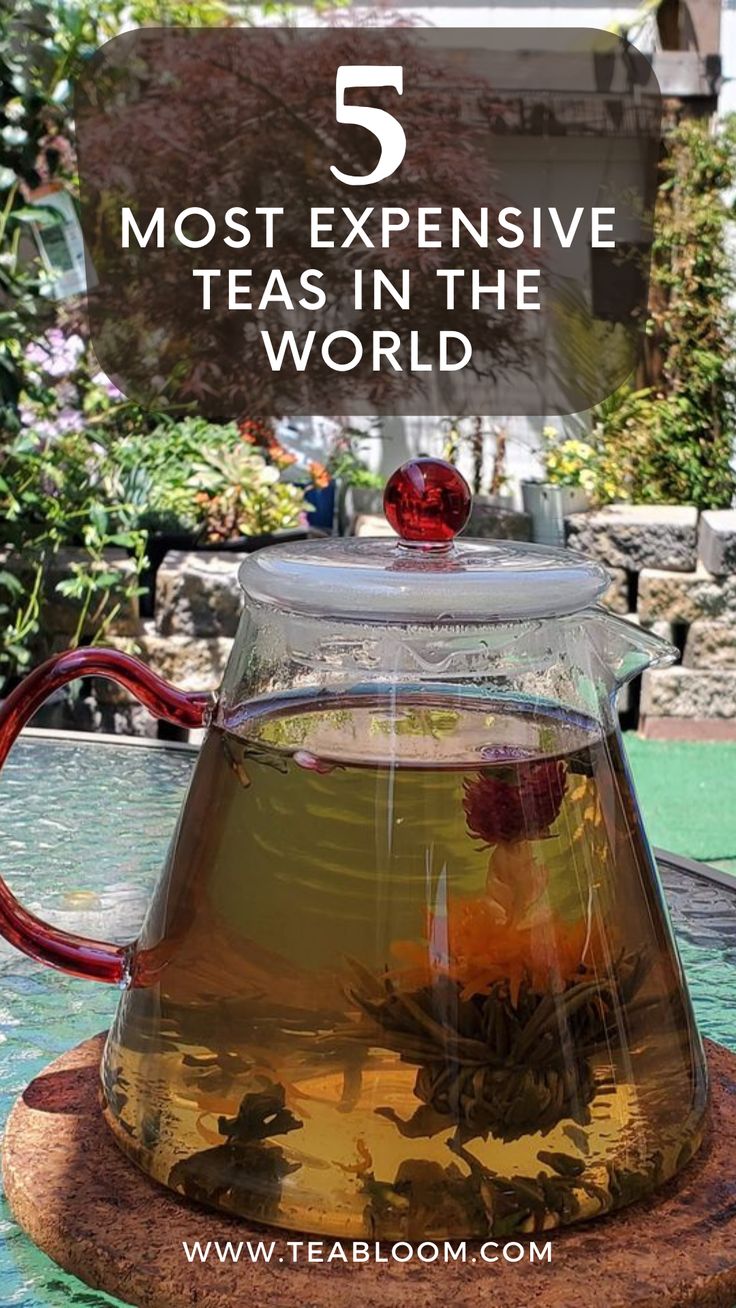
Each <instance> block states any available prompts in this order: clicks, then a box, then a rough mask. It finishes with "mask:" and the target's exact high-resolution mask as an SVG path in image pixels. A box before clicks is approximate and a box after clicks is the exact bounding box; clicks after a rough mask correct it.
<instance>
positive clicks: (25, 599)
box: [0, 431, 146, 675]
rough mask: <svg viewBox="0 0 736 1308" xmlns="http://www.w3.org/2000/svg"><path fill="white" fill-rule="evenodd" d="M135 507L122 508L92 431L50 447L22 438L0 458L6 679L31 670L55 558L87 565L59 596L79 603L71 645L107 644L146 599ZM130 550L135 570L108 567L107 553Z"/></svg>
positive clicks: (0, 599)
mask: <svg viewBox="0 0 736 1308" xmlns="http://www.w3.org/2000/svg"><path fill="white" fill-rule="evenodd" d="M131 519H132V513H131V508H130V506H129V505H126V504H125V503H122V502H118V501H116V500H115V497H114V494H113V493H112V487H111V486H110V483H109V479H108V477H107V475H106V472H105V469H104V466H103V465H102V464H101V461H100V452H99V450H98V448H97V447H96V446H95V444H94V442H93V441H92V440H91V439H90V437H89V436H88V435H87V434H85V433H75V434H72V435H67V436H61V437H56V438H55V439H54V440H52V441H44V440H41V439H39V438H38V436H36V435H34V434H33V433H31V432H26V431H23V432H21V433H19V434H18V435H17V436H15V437H14V438H13V439H12V440H11V441H10V442H9V444H8V446H7V447H6V449H5V450H4V451H3V452H2V455H1V456H0V521H1V522H2V530H1V536H0V546H2V549H3V552H4V556H5V558H4V563H3V566H2V570H0V620H2V622H3V628H4V629H3V635H2V640H1V641H0V671H2V672H3V674H5V675H10V674H13V673H14V672H16V671H17V670H19V669H21V668H23V667H24V666H26V665H27V664H28V663H29V662H30V660H31V658H32V656H33V654H34V653H35V652H36V649H37V644H38V640H39V637H40V634H41V633H42V631H43V630H44V626H45V622H44V607H45V605H46V604H48V602H49V599H50V598H52V597H49V594H48V587H47V586H46V585H45V579H46V576H47V573H48V570H49V568H50V566H51V564H52V563H53V560H54V557H55V555H57V554H58V552H59V550H60V549H62V548H64V547H66V546H81V547H82V549H83V551H84V553H83V555H82V558H81V559H80V560H78V561H77V562H74V563H73V564H72V566H71V569H70V576H69V577H68V578H65V579H64V580H62V581H61V582H59V583H57V585H56V587H55V593H57V594H59V595H61V596H62V597H64V598H66V599H68V600H70V601H73V602H74V611H75V615H76V625H75V629H74V631H73V633H72V634H71V637H70V639H69V646H70V648H75V647H76V646H77V645H78V644H79V643H80V641H81V639H82V637H83V636H85V638H86V639H91V641H92V643H93V644H94V643H99V642H100V641H101V640H103V639H104V637H105V635H106V633H107V632H108V630H109V628H110V626H111V624H112V623H113V622H114V620H115V618H116V617H117V615H118V613H119V612H120V609H121V607H122V605H123V604H124V603H125V602H126V601H128V600H130V599H131V598H132V597H134V596H135V595H137V594H139V593H140V585H139V578H140V573H141V571H142V569H143V567H144V565H145V545H146V536H145V533H144V532H141V531H139V530H136V529H135V528H134V527H133V526H132V525H131ZM110 546H117V547H118V548H119V549H122V550H125V551H126V554H127V556H128V557H129V558H130V559H131V560H132V567H130V566H128V567H127V568H125V569H123V568H117V567H115V566H113V565H111V564H110V563H109V562H108V561H107V559H106V557H105V553H104V552H105V551H106V550H107V549H108V548H109V547H110Z"/></svg>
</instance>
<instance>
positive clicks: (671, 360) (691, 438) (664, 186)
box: [594, 116, 736, 509]
mask: <svg viewBox="0 0 736 1308" xmlns="http://www.w3.org/2000/svg"><path fill="white" fill-rule="evenodd" d="M735 183H736V118H735V117H733V116H732V117H730V118H728V119H726V120H725V121H724V122H722V123H721V124H720V125H719V126H718V128H717V129H716V130H715V131H713V130H711V128H710V127H709V124H708V123H707V122H705V121H703V120H700V119H696V120H686V121H684V122H682V123H681V124H680V125H679V126H678V127H676V128H675V129H674V131H673V132H672V133H671V134H670V136H669V137H668V140H667V153H666V156H665V160H664V162H663V165H662V182H661V186H660V189H659V195H658V201H657V209H656V215H655V239H654V250H653V264H652V287H651V296H650V318H649V323H648V335H647V351H646V375H645V376H644V378H643V380H644V381H645V382H646V383H647V385H646V386H645V387H643V388H641V389H639V390H633V389H632V388H623V389H622V390H621V391H620V392H618V393H617V394H616V395H615V396H614V397H612V398H611V399H610V400H607V401H605V403H604V404H602V405H599V406H598V407H597V408H596V409H595V410H594V422H595V427H596V432H597V439H598V441H599V443H601V444H602V445H603V446H604V447H605V448H606V449H607V451H608V452H609V456H610V457H611V458H612V459H616V460H617V461H618V464H619V467H620V469H621V475H622V478H623V480H624V482H625V485H626V489H627V492H628V495H629V496H630V498H631V499H633V500H634V501H635V502H637V503H644V502H656V503H666V502H669V503H679V504H695V505H697V506H698V507H699V508H702V509H706V508H724V507H728V506H729V505H730V504H731V502H732V500H733V496H734V491H735V490H736V482H735V480H734V473H733V470H732V468H731V458H732V452H733V444H734V436H735V435H736V399H735V392H736V378H735V377H734V364H733V348H734V339H735V337H736V311H735V309H734V297H735V296H736V268H735V267H734V260H733V254H732V252H730V251H729V250H728V249H727V224H728V222H729V219H730V218H731V217H732V209H730V208H729V206H728V205H727V203H726V200H725V193H726V192H727V191H728V190H729V189H730V188H732V187H733V186H734V184H735Z"/></svg>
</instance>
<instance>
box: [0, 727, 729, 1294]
mask: <svg viewBox="0 0 736 1308" xmlns="http://www.w3.org/2000/svg"><path fill="white" fill-rule="evenodd" d="M194 758H195V754H194V751H193V750H190V749H188V748H176V747H167V746H161V745H152V744H142V743H141V744H139V743H135V744H128V743H125V744H123V743H120V742H104V741H100V740H97V739H94V738H92V739H90V737H80V736H75V737H66V738H64V739H60V738H55V737H54V736H53V735H52V734H49V735H44V734H42V733H27V734H26V736H24V737H23V738H22V739H21V740H20V741H19V742H18V743H17V744H16V745H15V747H14V749H13V752H12V755H11V757H10V759H9V760H8V763H7V764H6V766H5V768H4V769H3V772H2V775H1V776H0V875H2V877H3V878H4V879H5V880H7V881H8V883H9V885H10V886H11V887H12V889H13V890H14V892H15V893H16V894H17V895H18V896H19V898H20V899H21V900H22V902H23V903H24V904H25V905H26V906H27V907H28V908H31V909H33V910H35V911H37V912H39V913H40V914H41V916H43V917H44V918H46V919H47V920H49V921H53V922H55V923H57V924H58V925H59V926H63V927H65V928H66V929H68V930H74V931H79V932H82V933H84V934H85V935H90V936H96V937H98V938H100V937H101V938H103V939H111V940H119V941H121V942H123V941H126V940H130V939H131V938H132V937H133V936H134V935H135V933H136V931H137V929H138V926H139V924H140V921H141V919H142V916H143V912H144V909H145V905H146V902H147V900H148V896H149V893H150V891H151V890H152V888H153V885H154V883H155V881H156V878H157V875H158V872H159V869H160V867H161V865H162V863H163V859H164V856H165V852H166V846H167V844H168V840H169V837H170V835H171V832H172V830H173V828H174V824H175V821H176V816H177V814H178V811H179V807H180V805H181V802H182V799H183V797H184V794H185V791H186V787H187V784H188V781H189V777H190V774H191V770H192V765H193V762H194ZM658 859H659V864H660V869H661V872H662V880H663V883H664V886H665V891H666V894H667V899H668V901H669V905H670V911H671V914H672V919H673V923H674V926H675V930H676V933H677V939H678V943H679V947H680V952H681V955H682V959H683V963H684V965H685V970H686V973H687V977H688V982H689V985H690V990H691V994H692V997H693V1001H694V1004H695V1010H696V1014H697V1017H698V1021H699V1023H700V1028H701V1031H702V1032H703V1033H704V1034H705V1035H708V1036H710V1037H712V1039H714V1040H718V1041H720V1042H721V1043H722V1044H725V1045H729V1046H731V1047H732V1048H733V1049H736V1005H735V1004H734V1003H733V1001H732V996H733V995H734V994H736V878H734V882H733V887H734V888H733V889H731V888H730V887H729V884H728V874H725V873H724V874H721V877H722V883H720V882H714V881H712V880H710V879H707V878H706V877H704V876H703V875H701V874H699V872H698V868H699V867H700V866H701V865H693V864H688V863H687V861H685V860H683V861H678V860H677V859H676V857H675V856H674V855H669V854H659V855H658ZM117 999H118V993H117V991H116V990H115V989H113V988H111V987H108V986H104V985H95V984H93V983H90V982H86V981H77V980H74V979H73V978H71V977H67V976H64V975H63V974H62V973H59V972H52V971H51V970H50V969H47V968H44V967H42V966H41V965H40V964H36V963H33V962H32V961H31V960H30V959H26V958H24V957H23V956H22V955H20V954H18V953H17V952H16V951H14V950H13V949H11V947H10V946H9V945H6V944H5V942H4V941H3V940H0V1130H1V1129H2V1126H3V1124H4V1121H5V1118H6V1116H7V1114H8V1112H9V1110H10V1108H11V1106H12V1103H13V1101H14V1099H15V1098H16V1096H17V1095H18V1094H20V1092H21V1091H22V1090H23V1088H24V1087H25V1086H26V1085H27V1083H28V1082H29V1081H30V1080H31V1079H32V1078H33V1077H34V1076H35V1075H37V1074H38V1073H39V1072H40V1071H41V1070H42V1068H43V1067H44V1066H45V1065H46V1064H47V1063H49V1062H51V1061H52V1060H53V1059H54V1058H55V1057H56V1056H57V1055H59V1054H61V1053H62V1052H63V1051H64V1050H65V1049H68V1048H70V1047H71V1046H72V1045H75V1044H78V1043H79V1042H80V1041H82V1040H85V1039H86V1038H87V1037H89V1036H91V1035H94V1034H95V1033H96V1032H97V1031H100V1030H103V1029H104V1028H105V1027H107V1026H108V1025H109V1023H110V1019H111V1017H112V1014H113V1012H114V1009H115V1007H116V1004H117ZM118 1302H119V1301H117V1300H113V1299H111V1298H109V1297H108V1296H107V1295H104V1294H100V1293H99V1292H97V1291H93V1290H90V1289H89V1288H88V1287H86V1286H84V1285H82V1283H81V1282H80V1281H78V1280H76V1278H74V1277H71V1276H67V1275H66V1273H65V1272H62V1271H61V1269H60V1268H59V1267H57V1266H56V1265H55V1264H54V1263H52V1262H51V1261H50V1260H49V1259H48V1258H46V1256H45V1255H44V1254H42V1253H40V1252H39V1251H38V1250H37V1249H36V1248H35V1246H34V1245H33V1244H32V1243H31V1242H30V1240H28V1239H27V1238H26V1236H25V1235H24V1234H23V1233H22V1232H21V1231H20V1230H19V1229H18V1228H17V1227H16V1225H15V1224H14V1222H13V1221H12V1218H11V1217H10V1214H9V1212H8V1209H7V1207H6V1206H5V1205H4V1203H3V1204H2V1206H1V1207H0V1305H2V1308H82V1305H84V1308H102V1305H110V1304H117V1303H118Z"/></svg>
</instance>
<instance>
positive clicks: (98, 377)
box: [92, 371, 123, 400]
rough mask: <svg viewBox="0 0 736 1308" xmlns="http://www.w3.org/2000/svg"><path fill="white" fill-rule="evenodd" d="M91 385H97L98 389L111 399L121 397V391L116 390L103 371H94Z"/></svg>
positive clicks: (119, 398) (120, 398)
mask: <svg viewBox="0 0 736 1308" xmlns="http://www.w3.org/2000/svg"><path fill="white" fill-rule="evenodd" d="M92 385H93V386H99V388H100V390H102V391H104V392H105V394H106V395H107V396H108V398H109V399H111V400H122V399H123V392H122V391H119V390H118V388H117V386H116V385H115V383H114V382H112V381H110V378H109V377H108V375H107V373H105V372H102V371H100V372H96V373H95V375H94V377H93V378H92Z"/></svg>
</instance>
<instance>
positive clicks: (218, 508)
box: [192, 441, 305, 542]
mask: <svg viewBox="0 0 736 1308" xmlns="http://www.w3.org/2000/svg"><path fill="white" fill-rule="evenodd" d="M192 485H193V486H194V487H195V488H196V501H197V505H198V507H199V510H200V513H201V515H202V519H203V524H204V531H205V535H206V539H207V540H208V541H211V542H217V541H225V540H231V539H233V538H237V537H238V536H259V535H263V534H265V533H267V532H274V531H284V530H288V529H289V528H295V527H298V526H299V525H300V522H301V521H302V514H303V513H304V510H305V501H304V491H303V490H301V488H299V487H297V486H289V485H287V484H286V483H285V482H282V481H280V479H279V470H278V468H275V467H274V466H273V464H269V463H267V462H266V460H265V459H264V458H263V456H262V455H261V454H257V453H256V452H255V451H254V450H253V449H251V448H250V447H249V446H248V445H246V444H245V443H244V442H242V441H241V443H240V444H239V445H238V446H236V447H235V448H232V447H229V448H228V447H227V446H220V448H219V449H206V448H205V449H204V450H203V451H202V454H201V456H200V459H199V461H198V462H197V463H196V464H195V466H194V468H193V470H192Z"/></svg>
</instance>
